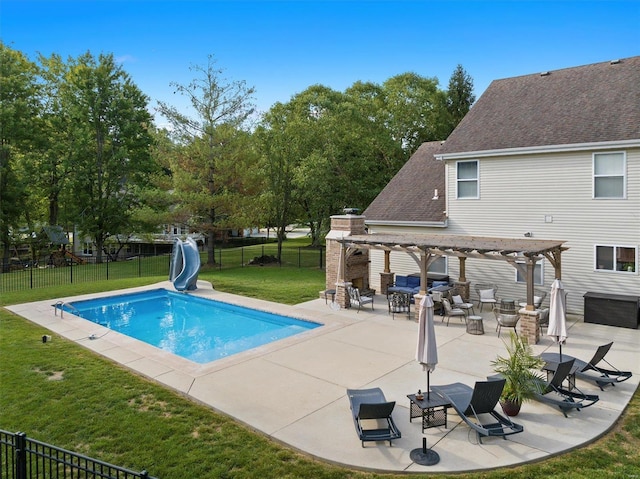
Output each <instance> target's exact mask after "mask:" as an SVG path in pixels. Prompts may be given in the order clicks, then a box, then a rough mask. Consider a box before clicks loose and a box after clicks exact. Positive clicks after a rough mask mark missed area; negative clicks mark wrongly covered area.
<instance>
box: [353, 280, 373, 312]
mask: <svg viewBox="0 0 640 479" xmlns="http://www.w3.org/2000/svg"><path fill="white" fill-rule="evenodd" d="M347 291H348V292H349V302H350V303H351V306H352V307H353V306H357V307H358V313H359V312H360V308H362V307H363V306H366V305H367V304H370V305H371V310H373V296H361V295H360V290H359V289H358V288H354V287H352V286H349V287H347Z"/></svg>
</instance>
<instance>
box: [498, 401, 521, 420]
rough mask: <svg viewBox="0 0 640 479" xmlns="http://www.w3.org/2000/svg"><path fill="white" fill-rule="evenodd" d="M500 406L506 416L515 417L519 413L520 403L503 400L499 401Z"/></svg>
mask: <svg viewBox="0 0 640 479" xmlns="http://www.w3.org/2000/svg"><path fill="white" fill-rule="evenodd" d="M500 406H502V410H503V411H504V413H505V414H506V415H507V416H517V415H518V413H519V412H520V407H521V406H522V403H519V402H515V401H508V400H503V401H500Z"/></svg>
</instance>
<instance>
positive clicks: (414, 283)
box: [407, 276, 420, 290]
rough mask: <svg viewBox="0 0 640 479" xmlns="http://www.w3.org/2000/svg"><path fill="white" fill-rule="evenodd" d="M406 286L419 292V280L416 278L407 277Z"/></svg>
mask: <svg viewBox="0 0 640 479" xmlns="http://www.w3.org/2000/svg"><path fill="white" fill-rule="evenodd" d="M407 286H408V287H409V288H418V290H420V278H419V277H418V276H407Z"/></svg>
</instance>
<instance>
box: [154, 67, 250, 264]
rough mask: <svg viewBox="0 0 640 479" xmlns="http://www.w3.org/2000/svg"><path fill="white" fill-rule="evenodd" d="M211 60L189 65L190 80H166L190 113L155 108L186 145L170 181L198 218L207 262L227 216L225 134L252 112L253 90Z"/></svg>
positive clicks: (211, 260)
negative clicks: (223, 165)
mask: <svg viewBox="0 0 640 479" xmlns="http://www.w3.org/2000/svg"><path fill="white" fill-rule="evenodd" d="M215 63H216V62H215V60H214V58H213V56H209V57H208V63H207V65H206V66H192V67H191V70H192V71H193V72H195V74H196V78H194V79H193V80H192V82H191V83H189V84H188V85H181V84H178V83H171V85H172V86H173V87H174V88H175V89H176V92H178V93H180V94H181V95H184V96H186V97H187V98H188V99H189V102H190V105H191V108H192V109H193V111H194V116H193V117H190V116H188V115H186V114H183V113H181V112H179V111H178V110H177V109H176V108H175V107H173V106H170V105H168V104H167V103H164V102H158V110H159V112H160V113H161V114H162V115H163V116H165V117H166V118H167V119H168V120H169V122H170V123H171V125H172V128H173V131H174V134H175V136H176V138H177V140H178V141H179V142H180V143H182V144H184V145H185V146H188V148H187V156H185V157H183V163H182V165H181V166H182V168H181V169H180V171H179V172H178V171H175V170H174V171H173V173H174V175H175V178H176V182H175V183H174V185H175V189H176V194H181V195H182V197H181V200H182V205H183V207H184V208H186V209H187V210H188V211H190V213H191V215H190V216H191V217H192V218H195V219H198V221H197V225H196V226H197V227H198V228H200V229H201V230H202V231H204V232H205V233H206V234H207V236H208V242H207V263H208V264H215V251H214V242H215V235H216V232H217V231H218V230H219V229H220V228H222V227H223V226H224V224H225V223H226V222H227V220H228V219H229V212H228V211H225V210H226V206H228V201H227V200H226V199H225V195H224V193H225V191H226V189H225V186H226V185H225V184H224V181H223V179H222V177H221V175H222V169H221V164H220V163H221V162H222V161H223V159H222V158H223V155H224V152H225V151H226V149H225V145H228V143H227V139H228V137H225V136H224V135H229V134H230V133H231V132H237V131H238V130H240V129H242V127H243V125H244V124H245V123H246V121H247V120H248V118H249V117H250V116H251V114H252V113H253V112H254V106H253V103H252V102H253V94H254V89H253V88H248V87H247V86H246V84H245V82H239V81H233V82H229V81H227V80H225V79H224V78H222V77H221V75H222V73H223V72H222V70H220V69H217V68H216V67H215ZM178 173H180V174H178Z"/></svg>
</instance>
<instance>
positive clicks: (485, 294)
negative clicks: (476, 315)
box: [480, 289, 495, 301]
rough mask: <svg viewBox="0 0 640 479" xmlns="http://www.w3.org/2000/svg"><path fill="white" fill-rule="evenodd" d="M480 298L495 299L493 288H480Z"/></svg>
mask: <svg viewBox="0 0 640 479" xmlns="http://www.w3.org/2000/svg"><path fill="white" fill-rule="evenodd" d="M480 299H481V300H483V301H485V300H489V299H495V298H494V297H493V290H492V289H481V290H480Z"/></svg>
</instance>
